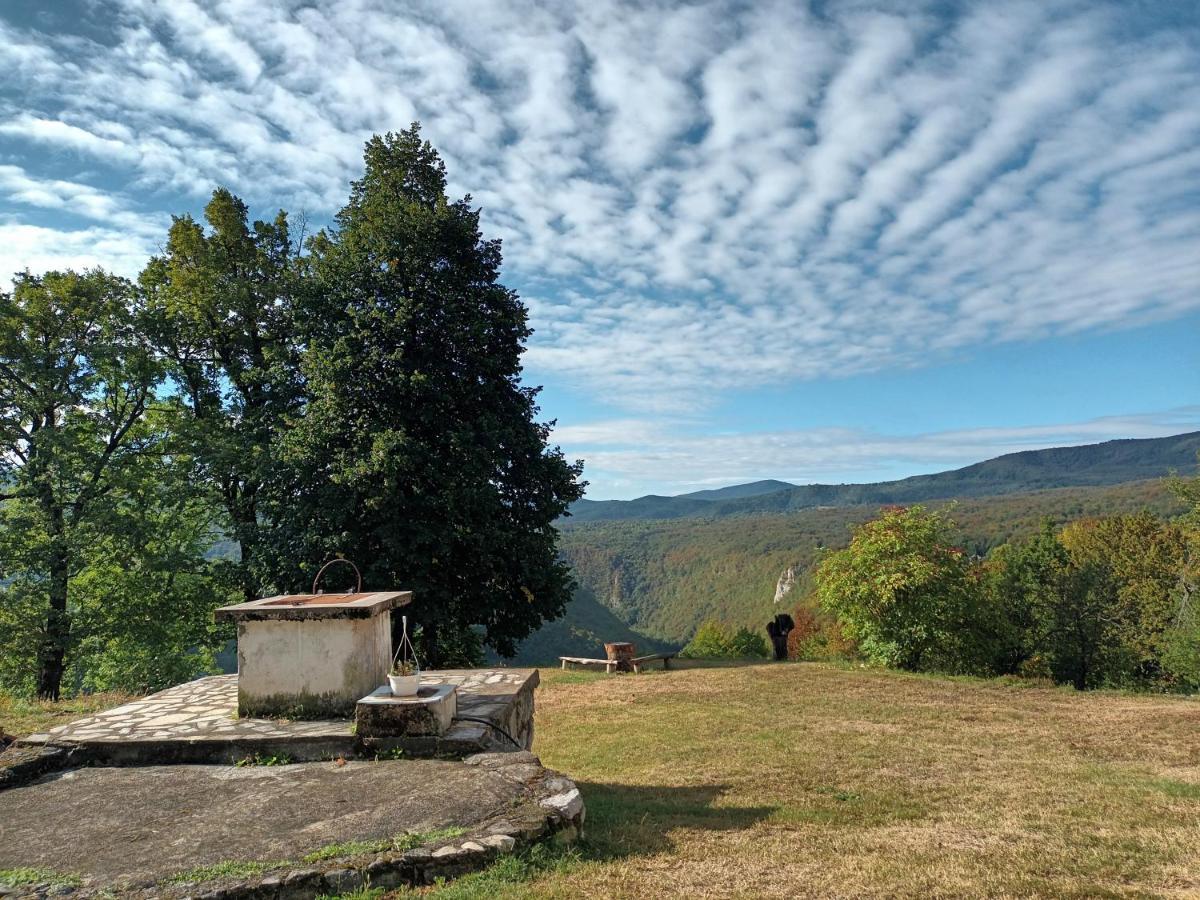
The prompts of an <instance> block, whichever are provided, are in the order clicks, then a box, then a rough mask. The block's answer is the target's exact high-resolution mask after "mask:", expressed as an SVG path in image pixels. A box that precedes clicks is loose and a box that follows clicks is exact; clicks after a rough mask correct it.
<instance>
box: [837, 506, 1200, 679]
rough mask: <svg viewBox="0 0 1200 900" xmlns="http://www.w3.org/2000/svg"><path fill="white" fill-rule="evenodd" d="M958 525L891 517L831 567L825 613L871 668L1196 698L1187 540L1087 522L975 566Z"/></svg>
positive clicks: (1156, 524) (1164, 529)
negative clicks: (957, 535) (962, 547)
mask: <svg viewBox="0 0 1200 900" xmlns="http://www.w3.org/2000/svg"><path fill="white" fill-rule="evenodd" d="M949 533H950V523H949V522H947V521H944V520H943V519H941V518H940V517H938V516H937V515H936V514H932V513H928V512H926V511H925V510H923V509H921V508H920V507H915V508H913V509H911V510H905V509H893V510H887V511H885V512H884V513H883V515H882V516H881V517H880V518H878V519H876V520H874V521H872V522H868V523H866V524H864V525H862V526H859V527H858V528H857V529H856V530H855V533H854V536H853V538H852V540H851V543H850V546H849V547H848V548H847V549H846V550H842V551H838V552H837V553H833V554H831V555H830V556H829V557H827V558H826V559H825V560H824V561H823V562H822V563H821V565H820V568H819V570H818V573H817V582H818V587H817V595H818V597H819V598H820V600H821V604H822V606H823V607H824V608H825V609H826V610H827V611H829V612H831V613H833V614H834V615H836V616H837V620H838V623H839V625H840V626H841V627H842V628H843V629H844V630H845V631H846V633H847V634H848V635H849V636H850V637H852V638H855V639H856V640H857V643H858V651H859V652H860V653H861V655H862V656H863V657H864V658H866V659H867V660H868V661H869V662H872V663H876V664H880V665H889V666H896V667H899V668H907V669H915V670H935V671H954V672H975V673H980V674H1006V673H1014V674H1020V675H1025V676H1033V677H1045V676H1051V677H1053V678H1054V679H1055V680H1057V681H1060V682H1065V683H1068V684H1071V685H1073V686H1074V687H1076V688H1077V689H1079V690H1083V689H1086V688H1092V687H1099V686H1104V685H1115V686H1126V687H1142V688H1160V689H1161V688H1165V689H1177V688H1180V687H1183V688H1185V689H1186V688H1187V687H1189V686H1190V685H1191V684H1192V683H1194V682H1193V678H1194V671H1195V670H1194V669H1193V668H1192V666H1193V665H1194V660H1195V657H1196V654H1197V641H1196V637H1197V634H1196V631H1195V628H1194V621H1193V620H1190V619H1185V618H1184V616H1183V615H1182V612H1183V610H1184V609H1186V608H1188V605H1187V604H1181V603H1180V602H1179V599H1178V597H1179V592H1180V590H1181V588H1180V586H1181V584H1184V583H1186V567H1187V562H1186V560H1187V548H1188V546H1189V544H1188V540H1189V539H1188V535H1187V533H1186V532H1185V530H1184V528H1183V527H1182V526H1181V525H1177V524H1172V523H1169V522H1163V521H1161V520H1160V519H1158V518H1157V517H1155V516H1154V515H1152V514H1151V513H1149V512H1146V511H1143V512H1140V513H1137V514H1134V515H1123V516H1109V517H1102V518H1095V519H1083V520H1078V521H1076V522H1073V523H1071V524H1069V525H1068V526H1067V527H1066V528H1065V529H1063V530H1062V531H1061V533H1058V532H1056V531H1055V529H1054V526H1053V525H1052V524H1051V523H1050V522H1045V523H1043V526H1042V528H1041V530H1040V531H1039V532H1038V533H1037V534H1036V535H1034V536H1033V537H1031V538H1028V539H1025V540H1021V541H1016V542H1013V543H1009V544H1005V545H1002V546H1000V547H998V548H997V549H996V550H995V551H993V553H992V554H990V555H989V557H988V558H987V559H986V560H968V559H966V558H965V557H964V556H963V554H962V553H961V552H959V551H956V550H955V548H953V547H951V546H950V545H949V543H948V536H949Z"/></svg>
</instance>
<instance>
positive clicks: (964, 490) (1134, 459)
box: [564, 432, 1200, 524]
mask: <svg viewBox="0 0 1200 900" xmlns="http://www.w3.org/2000/svg"><path fill="white" fill-rule="evenodd" d="M1197 452H1200V432H1191V433H1188V434H1180V435H1174V436H1172V437H1165V438H1144V439H1130V440H1118V441H1106V442H1104V443H1101V444H1087V445H1084V446H1079V447H1053V448H1049V449H1046V450H1025V451H1022V452H1020V453H1009V454H1006V455H1005V456H998V457H996V458H995V459H989V460H986V461H984V462H980V463H975V464H973V465H970V466H966V467H964V468H961V469H954V470H953V471H949V472H938V473H937V474H934V475H915V476H913V477H911V478H903V479H900V480H898V481H883V482H879V483H877V484H808V485H801V486H798V487H787V488H784V489H781V490H775V491H760V490H757V489H756V488H757V487H758V486H760V485H770V484H785V483H784V482H755V483H754V484H752V485H735V486H733V487H732V488H725V489H723V490H722V491H701V492H698V493H693V494H684V495H681V496H678V497H660V496H648V497H639V498H638V499H636V500H596V501H593V500H580V501H578V502H577V503H575V504H573V505H572V507H571V518H570V519H567V520H564V521H565V523H566V524H570V523H575V522H594V521H613V520H621V519H674V518H684V517H713V518H719V517H722V516H734V515H747V514H754V513H782V512H789V511H793V510H799V509H809V508H812V507H815V506H857V505H862V504H874V505H887V504H892V503H920V502H924V501H928V500H942V499H948V498H952V497H960V498H961V497H991V496H998V495H1002V494H1016V493H1024V492H1027V491H1038V490H1046V489H1050V488H1060V487H1085V486H1094V485H1112V484H1123V483H1127V482H1131V481H1141V480H1144V479H1149V478H1160V477H1162V476H1164V475H1166V474H1168V473H1169V472H1170V471H1171V470H1173V469H1175V470H1179V471H1192V470H1194V468H1195V466H1196V454H1197ZM746 489H750V490H752V491H753V493H746V492H745V490H746ZM739 492H740V495H738V496H731V494H739Z"/></svg>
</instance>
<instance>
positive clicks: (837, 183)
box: [0, 0, 1200, 499]
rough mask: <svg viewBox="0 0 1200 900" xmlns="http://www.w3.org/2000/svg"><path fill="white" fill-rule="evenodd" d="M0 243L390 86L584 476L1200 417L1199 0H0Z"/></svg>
mask: <svg viewBox="0 0 1200 900" xmlns="http://www.w3.org/2000/svg"><path fill="white" fill-rule="evenodd" d="M0 72H2V73H3V75H4V77H3V78H0V272H3V273H8V272H13V271H17V270H20V269H24V268H26V267H28V268H30V269H32V270H35V271H37V270H42V269H46V268H49V267H66V266H74V267H82V266H88V265H97V264H99V265H103V266H105V267H107V268H110V269H113V270H115V271H118V272H121V273H123V274H128V275H133V274H135V273H136V272H137V271H138V269H139V268H140V267H141V266H142V265H143V263H144V261H145V259H146V257H147V256H148V255H149V254H151V253H153V252H155V250H156V248H157V247H158V246H159V245H160V244H161V242H162V240H163V237H164V235H165V231H166V227H167V225H168V224H169V216H170V214H171V213H181V212H193V213H195V212H198V210H199V209H200V208H201V207H202V206H203V204H204V201H205V199H206V198H207V196H208V194H209V193H210V192H211V190H212V188H213V187H214V186H216V185H225V186H228V187H229V188H231V189H232V190H233V191H235V192H236V193H238V194H239V195H240V196H242V197H243V198H244V199H245V200H246V201H247V202H248V203H249V204H250V206H251V209H252V210H253V211H254V213H255V214H256V215H258V216H261V217H264V218H266V217H269V216H270V215H272V214H273V212H274V210H276V209H278V208H280V207H282V208H284V209H287V210H288V211H289V213H290V214H291V215H292V216H293V217H299V216H301V215H303V216H305V217H307V220H308V222H309V223H310V225H311V226H319V225H321V224H324V223H325V222H326V221H328V218H329V216H330V215H331V214H332V212H333V211H334V210H336V209H337V207H338V206H339V205H340V204H341V203H342V202H343V201H344V199H345V196H346V191H347V185H348V182H349V180H350V179H351V178H354V177H356V175H357V174H358V171H359V168H360V165H361V147H362V142H363V141H364V140H365V139H366V138H367V137H368V136H369V135H370V134H372V133H373V132H378V131H385V130H388V129H396V128H401V127H404V126H406V125H407V124H408V123H409V122H410V121H412V120H420V121H421V122H422V124H423V127H424V130H425V133H426V135H427V136H428V137H429V139H430V140H431V141H432V142H433V143H434V144H435V145H436V146H437V147H438V148H439V150H440V151H441V152H442V154H443V155H444V157H445V158H446V161H447V166H448V169H449V174H450V178H451V187H452V191H453V192H454V193H455V194H462V193H467V192H469V193H471V194H472V195H473V197H474V198H475V200H476V201H477V202H478V203H479V204H480V205H481V206H482V207H483V210H484V217H483V221H484V227H485V229H486V230H487V231H488V233H489V234H492V235H498V236H501V237H503V238H504V241H505V280H506V282H507V283H508V284H509V285H510V286H512V287H514V288H516V289H518V290H519V291H520V292H521V294H522V296H524V297H525V299H526V301H527V302H528V303H529V305H530V308H531V313H532V323H533V325H534V327H535V328H536V334H535V336H534V338H533V339H532V341H531V343H530V347H529V351H528V354H527V357H526V365H527V369H526V371H527V376H528V380H529V381H530V382H531V383H538V384H543V385H545V392H544V394H543V409H544V413H545V415H546V417H548V418H551V417H552V418H556V419H557V420H558V423H559V425H558V429H557V431H556V439H557V440H558V441H559V442H560V443H561V444H562V446H563V448H564V450H565V451H566V452H567V453H568V455H570V456H572V457H582V458H584V459H585V460H586V463H587V469H586V477H587V478H588V479H589V481H590V482H591V489H590V494H589V495H590V496H592V497H594V498H598V499H603V498H609V497H634V496H638V495H641V494H644V493H649V492H654V493H679V492H683V491H688V490H695V489H699V488H704V487H714V486H720V485H724V484H731V483H736V482H740V481H747V480H752V479H757V478H767V477H774V478H782V479H786V480H791V481H797V482H805V481H834V482H838V481H856V480H876V479H880V478H890V477H897V476H903V475H908V474H914V473H918V472H929V471H937V470H940V469H944V468H950V467H953V466H958V465H963V464H967V463H970V462H974V461H976V460H978V459H982V458H986V457H989V456H994V455H997V454H999V453H1003V452H1008V451H1011V450H1018V449H1023V448H1028V447H1036V446H1050V445H1060V444H1070V443H1086V442H1092V441H1098V440H1105V439H1109V438H1115V437H1150V436H1157V435H1165V434H1172V433H1177V432H1181V431H1188V430H1194V429H1198V428H1200V362H1198V360H1200V354H1197V352H1196V347H1197V343H1198V341H1197V338H1200V4H1195V3H1189V2H1167V0H1163V2H1159V3H1155V2H1140V3H1130V2H1124V3H1114V4H1111V5H1110V4H1105V3H1101V2H1076V3H1071V2H1055V0H1037V2H1007V0H1003V2H996V0H990V2H963V3H944V2H939V3H921V2H913V0H905V2H891V3H889V2H879V0H874V2H873V0H856V2H813V3H812V4H811V5H810V6H807V7H806V6H805V5H804V4H803V3H799V2H780V3H771V2H756V3H745V2H738V3H733V2H717V0H714V2H701V3H689V4H683V3H655V2H642V3H622V2H614V0H587V2H582V0H581V2H577V3H566V2H563V3H532V2H516V0H513V2H509V0H489V2H488V3H486V4H484V3H476V2H453V0H450V2H446V0H439V2H429V3H423V2H414V3H404V4H400V3H394V2H389V0H339V2H333V0H317V2H311V0H310V2H305V3H299V2H290V0H210V2H198V0H172V2H170V3H160V2H153V0H117V2H88V3H61V4H55V3H50V2H46V3H40V4H25V3H18V2H15V0H8V2H0Z"/></svg>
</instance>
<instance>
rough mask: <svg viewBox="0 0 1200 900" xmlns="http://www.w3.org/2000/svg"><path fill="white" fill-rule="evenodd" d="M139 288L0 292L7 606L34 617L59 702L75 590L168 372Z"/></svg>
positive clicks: (1, 497) (101, 278) (19, 285)
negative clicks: (147, 324)
mask: <svg viewBox="0 0 1200 900" xmlns="http://www.w3.org/2000/svg"><path fill="white" fill-rule="evenodd" d="M133 298H134V294H133V289H132V286H131V285H130V284H129V283H128V282H127V281H125V280H124V279H121V278H116V277H114V276H111V275H108V274H106V273H104V272H101V271H92V272H87V273H85V274H82V275H80V274H76V273H73V272H65V273H59V272H51V273H47V274H46V275H43V276H40V277H34V276H31V275H28V274H25V275H19V276H18V277H17V279H16V283H15V288H14V290H13V292H12V293H11V294H4V293H0V501H3V504H2V505H3V515H4V518H5V529H4V530H5V540H6V543H9V544H13V546H12V547H11V548H10V549H8V550H7V552H6V553H5V554H4V555H3V559H2V560H0V581H3V580H9V581H10V582H11V583H10V585H9V587H8V588H7V589H6V595H8V596H7V597H6V600H7V599H9V598H11V599H12V600H13V602H17V601H19V602H20V603H21V604H22V607H23V608H25V609H27V610H28V611H29V612H30V613H31V614H32V615H34V616H36V619H37V621H38V626H37V628H36V629H35V635H36V643H37V662H36V665H37V679H36V690H37V693H38V695H39V696H41V697H45V698H50V699H57V698H58V696H59V693H60V690H61V686H62V678H63V672H64V668H65V661H66V655H67V652H68V648H69V647H70V644H71V640H72V633H71V615H70V609H69V605H68V600H69V591H70V583H71V579H72V576H73V574H74V573H75V572H76V571H77V568H78V565H79V561H80V551H81V547H82V546H85V545H86V543H87V541H88V540H90V539H91V537H92V536H93V535H94V534H95V533H97V532H99V531H103V529H104V520H105V519H106V517H109V516H111V515H112V512H113V505H114V497H115V496H116V495H117V494H118V493H119V491H120V487H121V484H122V480H123V479H124V478H125V477H126V476H127V474H128V472H129V471H130V469H131V468H132V467H134V466H136V464H137V459H138V457H139V455H141V454H142V453H144V452H145V451H147V449H149V445H150V444H151V443H152V442H153V440H154V438H153V436H152V435H150V434H148V433H147V432H146V430H145V429H143V428H142V427H141V425H142V422H143V418H144V416H145V413H146V410H147V407H148V406H149V404H150V402H151V400H152V398H153V391H154V386H155V385H156V384H157V383H158V381H159V379H160V378H161V369H160V367H159V365H158V364H157V362H156V360H155V358H154V355H153V353H151V352H150V350H149V348H148V347H147V346H146V344H145V342H144V341H143V339H142V337H141V335H140V333H139V329H138V327H137V322H136V320H135V310H134V299H133Z"/></svg>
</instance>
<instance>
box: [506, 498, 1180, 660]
mask: <svg viewBox="0 0 1200 900" xmlns="http://www.w3.org/2000/svg"><path fill="white" fill-rule="evenodd" d="M931 505H933V506H935V507H945V506H947V505H948V504H946V503H942V502H938V503H933V504H931ZM1145 508H1148V509H1151V510H1153V511H1155V512H1157V513H1159V514H1162V515H1173V514H1176V513H1177V512H1179V511H1180V507H1179V506H1178V505H1177V504H1176V502H1175V501H1174V499H1173V498H1172V497H1171V495H1170V494H1169V492H1168V491H1167V489H1166V486H1165V484H1164V483H1163V482H1162V481H1161V480H1154V481H1147V482H1137V483H1133V484H1124V485H1117V486H1113V487H1084V488H1060V489H1055V490H1049V491H1038V492H1032V493H1026V494H1012V495H1005V496H1000V497H990V498H975V499H968V500H964V501H961V502H959V503H957V504H956V505H955V506H954V508H953V512H952V516H953V518H954V519H955V520H957V521H958V522H959V524H960V525H961V530H962V539H963V544H964V546H965V547H966V548H967V549H968V550H969V551H971V552H973V553H985V552H987V550H988V549H990V548H991V547H993V546H996V545H997V544H1001V543H1003V542H1005V541H1007V540H1009V539H1010V538H1012V537H1014V536H1022V535H1028V534H1032V533H1033V532H1034V531H1035V530H1036V529H1037V528H1038V526H1039V523H1040V522H1041V520H1042V519H1043V518H1045V517H1049V518H1051V519H1053V520H1054V521H1056V522H1066V521H1069V520H1071V519H1076V518H1080V517H1083V516H1097V515H1108V514H1114V513H1125V512H1136V511H1137V510H1139V509H1145ZM878 511H879V508H878V506H875V505H866V506H854V507H837V508H830V509H805V510H796V511H792V512H788V513H782V514H761V515H753V516H742V517H738V518H709V519H686V518H684V519H667V520H659V521H617V522H593V523H586V524H578V525H572V526H571V527H569V528H566V529H564V530H563V533H562V540H561V544H560V547H561V551H562V554H563V556H564V557H565V558H566V559H567V560H568V561H569V562H570V563H571V565H572V567H573V569H574V573H575V578H576V580H577V581H578V582H579V585H580V586H579V590H578V591H577V593H576V599H575V600H574V601H572V602H571V603H570V604H569V605H568V607H567V615H566V617H565V618H563V619H560V620H558V621H557V622H551V623H549V624H548V625H546V626H545V627H544V628H542V629H541V630H540V631H538V632H537V633H536V634H534V635H533V636H532V637H530V638H529V639H528V640H527V641H526V642H525V644H523V645H522V647H521V651H520V653H518V655H517V656H516V657H515V658H514V660H513V661H514V662H518V663H522V664H533V663H547V662H553V661H554V659H555V658H556V657H557V656H559V655H576V654H577V653H580V652H585V651H580V650H579V649H578V648H579V647H581V646H582V645H587V644H589V642H590V646H591V649H590V650H586V655H592V654H594V653H597V652H599V649H600V644H601V643H602V642H603V641H605V640H633V641H635V642H637V643H638V644H639V645H641V646H646V647H649V646H651V643H650V642H651V641H662V642H666V643H669V644H673V645H675V646H679V645H681V644H683V643H685V642H686V641H687V640H688V639H689V638H690V637H691V635H692V633H693V632H694V631H695V628H696V626H697V625H698V624H699V623H700V622H701V621H703V620H704V619H706V618H710V617H712V618H717V619H721V620H723V621H725V622H729V623H731V624H735V625H748V626H750V627H753V628H755V629H759V628H761V627H762V626H763V624H764V623H765V622H766V621H767V620H768V619H769V618H770V617H771V616H772V615H773V614H774V598H775V590H776V586H777V584H778V582H779V578H780V576H781V575H782V574H783V573H784V572H785V571H787V570H789V569H790V570H791V572H792V573H793V576H794V584H793V586H792V588H791V594H790V597H789V598H788V599H786V600H785V601H784V605H785V606H786V607H787V608H791V606H793V605H794V604H795V601H796V600H797V599H799V597H800V596H802V595H803V593H804V592H805V590H806V589H807V587H808V586H809V583H808V569H809V567H810V566H811V565H812V564H813V562H814V561H815V560H816V559H817V557H818V556H819V554H820V552H821V550H820V548H822V547H840V546H844V545H845V544H846V543H847V541H848V539H849V536H850V528H851V527H852V526H853V525H856V524H858V523H860V522H864V521H866V520H867V519H870V518H871V517H872V516H874V515H876V514H877V513H878ZM597 607H599V608H600V610H603V611H604V612H606V613H607V614H608V617H605V618H601V617H600V613H599V611H598V610H597Z"/></svg>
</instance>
